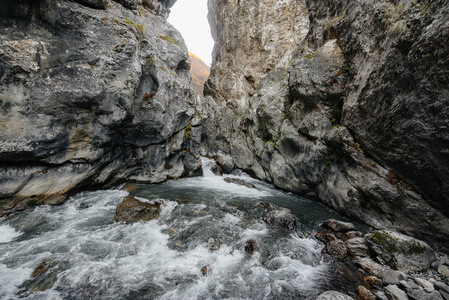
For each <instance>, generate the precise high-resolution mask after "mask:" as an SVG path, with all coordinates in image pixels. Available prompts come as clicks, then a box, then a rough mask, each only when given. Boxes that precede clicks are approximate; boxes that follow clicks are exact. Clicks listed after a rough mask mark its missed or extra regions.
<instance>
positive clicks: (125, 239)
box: [0, 170, 342, 300]
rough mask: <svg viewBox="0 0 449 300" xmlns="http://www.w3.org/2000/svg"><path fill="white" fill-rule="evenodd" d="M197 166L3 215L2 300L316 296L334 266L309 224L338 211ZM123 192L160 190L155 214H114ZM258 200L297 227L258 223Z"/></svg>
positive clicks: (143, 196)
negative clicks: (250, 249) (140, 219)
mask: <svg viewBox="0 0 449 300" xmlns="http://www.w3.org/2000/svg"><path fill="white" fill-rule="evenodd" d="M204 173H205V175H204V176H203V177H195V178H185V179H180V180H171V181H168V182H165V183H162V184H157V185H133V186H131V187H132V188H128V190H129V191H130V192H127V191H123V190H121V189H117V190H104V191H96V192H84V193H80V194H78V195H76V196H74V197H72V198H70V199H69V200H68V201H66V202H65V203H64V204H63V205H60V206H39V207H35V208H33V209H29V210H27V211H23V212H19V213H16V214H13V215H11V216H9V217H8V218H6V219H4V220H2V221H1V222H0V299H46V300H47V299H314V298H315V297H316V296H317V295H318V294H319V293H321V292H323V291H325V290H327V289H331V288H334V289H335V283H334V280H335V266H334V265H333V264H332V263H331V262H330V261H329V260H325V259H323V256H322V254H321V250H322V247H323V245H322V244H321V243H320V242H319V241H317V240H316V239H315V238H313V233H314V232H316V231H317V230H319V226H320V224H322V222H323V221H325V220H326V219H328V218H336V219H342V217H341V216H339V215H338V214H336V213H334V212H332V211H330V210H329V209H328V208H326V207H324V206H323V205H321V204H319V203H316V202H313V201H311V200H308V199H305V198H302V197H299V196H296V195H293V194H290V193H286V192H283V191H280V190H277V189H274V188H273V187H272V186H270V185H268V184H265V183H262V182H260V181H257V180H254V179H251V178H249V177H247V176H245V175H241V176H235V175H225V176H226V177H234V178H243V179H244V180H246V181H248V182H251V183H253V184H254V185H255V186H256V189H250V188H247V187H244V186H239V185H236V184H232V183H226V182H224V181H223V177H219V176H214V175H212V173H211V172H210V170H205V172H204ZM129 194H131V195H133V196H135V197H136V198H137V199H140V200H141V201H150V202H151V201H154V200H155V199H157V198H163V199H166V200H165V204H166V206H161V208H162V212H161V216H160V217H159V219H158V220H154V221H151V222H148V223H134V224H124V223H120V222H114V215H115V210H116V207H117V205H118V204H119V203H120V202H121V201H122V200H123V198H124V197H125V196H127V195H129ZM261 202H262V203H270V205H271V209H276V208H280V207H285V208H288V209H290V210H291V212H292V213H293V214H294V215H295V216H296V217H297V218H298V226H297V229H296V230H288V229H285V228H281V227H278V226H273V225H268V224H266V223H265V222H264V221H263V220H262V219H263V217H264V215H265V214H266V213H267V208H266V205H265V207H264V206H261V205H259V204H260V203H261ZM248 240H254V241H255V244H256V250H255V251H254V253H253V254H249V253H247V252H246V251H245V245H246V242H247V241H248ZM42 262H44V267H43V268H42V269H43V271H42V272H41V273H40V274H38V273H34V274H33V272H34V270H35V268H36V267H38V266H39V265H41V266H42ZM206 266H207V267H206ZM203 267H206V268H203ZM206 269H207V270H206ZM203 273H204V274H203Z"/></svg>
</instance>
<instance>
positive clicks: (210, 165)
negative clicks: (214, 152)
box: [205, 162, 223, 176]
mask: <svg viewBox="0 0 449 300" xmlns="http://www.w3.org/2000/svg"><path fill="white" fill-rule="evenodd" d="M205 167H207V168H209V169H210V171H211V172H212V173H213V174H214V175H215V176H223V170H222V169H221V167H220V166H219V165H217V164H216V163H214V162H208V163H207V164H206V165H205Z"/></svg>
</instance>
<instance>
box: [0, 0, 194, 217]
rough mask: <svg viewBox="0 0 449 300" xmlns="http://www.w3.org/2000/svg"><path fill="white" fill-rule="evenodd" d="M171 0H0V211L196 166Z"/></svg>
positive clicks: (186, 65)
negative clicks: (170, 18)
mask: <svg viewBox="0 0 449 300" xmlns="http://www.w3.org/2000/svg"><path fill="white" fill-rule="evenodd" d="M119 2H120V3H119ZM173 3H174V1H162V0H159V1H155V0H153V1H131V0H126V1H125V0H123V1H118V2H114V1H100V0H79V1H77V2H73V1H54V0H39V1H31V0H20V1H13V2H11V1H6V0H2V1H0V7H1V8H0V20H1V26H0V141H1V142H0V214H4V213H10V212H13V211H15V210H18V209H24V208H26V207H30V206H33V205H36V204H42V203H50V204H55V203H59V202H60V201H63V200H64V199H65V198H67V196H68V195H70V194H72V193H74V192H76V191H79V190H81V189H89V188H94V187H95V188H98V187H104V186H111V185H113V184H117V183H119V182H121V181H125V180H126V181H138V182H149V183H156V182H161V181H163V180H166V179H168V178H177V177H180V176H183V175H191V174H193V173H194V172H196V171H197V170H198V169H199V168H200V166H201V161H200V160H199V153H198V143H199V139H200V132H199V130H200V129H199V127H198V126H197V125H198V118H196V119H195V115H196V113H195V110H194V108H193V107H194V103H195V101H196V98H195V96H194V92H193V90H192V88H191V86H190V73H189V70H190V61H189V58H188V54H187V50H186V46H185V44H184V42H183V39H182V37H181V36H180V34H179V33H178V32H177V31H176V30H175V29H174V28H173V27H172V26H171V25H170V24H168V23H167V22H166V20H165V17H166V16H167V14H168V12H169V8H170V6H171V5H173Z"/></svg>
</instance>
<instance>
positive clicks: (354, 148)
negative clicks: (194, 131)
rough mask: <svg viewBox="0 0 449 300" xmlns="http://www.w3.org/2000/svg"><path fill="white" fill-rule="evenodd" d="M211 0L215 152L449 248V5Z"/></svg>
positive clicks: (208, 146) (208, 90)
mask: <svg viewBox="0 0 449 300" xmlns="http://www.w3.org/2000/svg"><path fill="white" fill-rule="evenodd" d="M209 7H210V12H209V20H210V23H211V26H212V32H213V36H214V39H215V42H216V45H215V49H214V55H213V57H214V58H213V59H214V63H213V67H212V70H211V76H210V78H209V80H208V82H207V84H206V86H205V94H206V95H207V96H206V99H205V106H206V107H207V110H208V119H207V121H206V123H205V124H204V126H203V129H204V132H203V136H202V144H201V151H202V153H203V154H207V155H210V156H214V157H217V159H218V161H219V163H220V164H221V165H222V167H223V168H224V169H225V170H226V169H228V170H230V169H232V168H234V167H237V168H242V169H243V170H245V171H247V172H248V173H249V174H251V175H253V176H255V177H257V178H260V179H262V180H265V181H267V182H271V183H273V184H274V185H275V186H277V187H279V188H282V189H285V190H288V191H292V192H296V193H300V194H304V195H307V196H309V197H316V198H318V199H320V200H321V201H323V202H324V203H326V204H328V205H329V206H331V207H333V208H335V209H336V210H337V211H339V212H341V213H343V214H345V215H347V216H351V217H355V218H358V219H360V220H362V221H364V222H365V223H367V224H369V225H372V226H374V227H377V228H390V229H391V228H394V229H397V230H400V231H402V232H404V233H406V234H412V235H414V236H417V237H419V238H422V239H425V240H426V241H429V242H430V243H432V244H438V245H439V246H441V247H442V248H445V249H446V250H447V249H448V248H449V245H448V243H447V241H448V240H449V219H448V216H449V210H448V208H449V206H448V197H449V185H448V182H449V171H448V170H449V156H448V153H449V131H448V130H447V128H448V126H449V120H448V118H447V115H448V107H449V90H448V83H449V77H448V76H449V74H448V68H447V67H448V65H449V44H448V41H449V22H448V19H449V5H447V1H424V0H423V1H418V0H413V1H397V0H394V1H393V0H391V1H388V0H384V1H374V0H362V1H355V0H344V1H329V0H301V1H293V0H285V1H275V0H265V1H256V2H253V1H245V0H231V1H213V0H210V1H209Z"/></svg>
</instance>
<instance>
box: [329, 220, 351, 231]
mask: <svg viewBox="0 0 449 300" xmlns="http://www.w3.org/2000/svg"><path fill="white" fill-rule="evenodd" d="M321 226H322V227H324V228H326V229H330V230H333V231H335V232H347V231H353V230H355V227H354V224H352V223H348V222H342V221H338V220H335V219H329V220H327V221H326V222H324V223H323V225H321Z"/></svg>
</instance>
